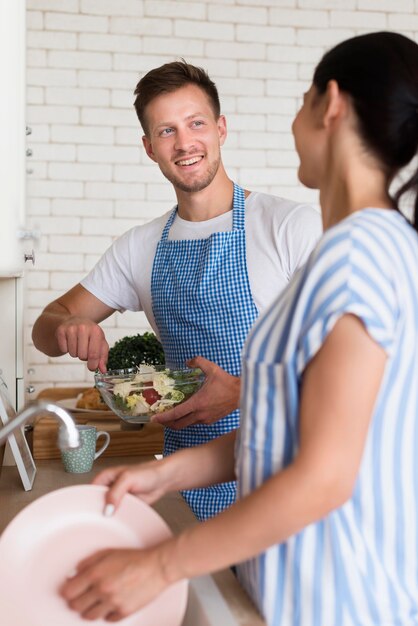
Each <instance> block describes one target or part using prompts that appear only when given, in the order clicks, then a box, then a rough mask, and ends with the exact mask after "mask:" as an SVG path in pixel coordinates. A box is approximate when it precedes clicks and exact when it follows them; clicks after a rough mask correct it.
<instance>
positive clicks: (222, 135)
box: [216, 115, 228, 146]
mask: <svg viewBox="0 0 418 626" xmlns="http://www.w3.org/2000/svg"><path fill="white" fill-rule="evenodd" d="M216 124H217V126H218V134H219V143H220V144H221V146H223V145H224V143H225V139H226V137H227V135H228V131H227V128H226V119H225V115H220V116H219V117H218V121H217V122H216Z"/></svg>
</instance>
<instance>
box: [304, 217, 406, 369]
mask: <svg viewBox="0 0 418 626" xmlns="http://www.w3.org/2000/svg"><path fill="white" fill-rule="evenodd" d="M306 286H307V287H308V288H307V290H306V292H305V293H306V297H305V302H304V316H303V324H302V328H301V333H300V337H299V342H298V350H297V368H298V373H299V374H300V373H301V372H302V371H303V370H304V369H305V367H306V365H307V364H308V363H309V361H310V360H311V359H312V358H313V357H314V356H315V354H316V353H317V352H318V350H319V349H320V348H321V346H322V344H323V343H324V341H325V339H326V338H327V336H328V334H329V333H330V332H331V331H332V329H333V328H334V325H335V324H336V322H337V321H338V320H339V319H340V318H341V317H342V316H343V315H345V314H353V315H355V316H357V317H358V318H359V319H360V320H361V321H362V322H363V324H364V326H365V328H366V330H367V332H368V333H369V335H370V336H371V337H372V339H374V341H376V342H377V343H378V344H379V345H380V346H382V348H383V349H384V350H385V351H386V352H387V353H388V354H390V353H391V349H392V346H393V341H394V335H395V328H396V320H397V318H398V316H399V310H398V298H397V294H396V290H395V288H394V285H393V281H392V280H391V267H390V258H389V255H388V253H387V251H386V250H385V247H384V241H382V238H381V236H380V234H379V233H378V232H377V233H376V232H374V233H371V232H369V231H368V230H367V229H364V228H362V227H361V225H355V226H352V225H345V226H344V227H343V228H338V227H336V228H334V229H332V231H331V232H329V233H328V234H327V236H325V237H323V238H322V240H321V242H320V244H319V246H318V247H317V249H316V251H315V253H314V254H313V255H312V257H311V260H310V264H309V269H308V274H307V285H306Z"/></svg>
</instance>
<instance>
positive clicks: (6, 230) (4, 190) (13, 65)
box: [0, 0, 36, 367]
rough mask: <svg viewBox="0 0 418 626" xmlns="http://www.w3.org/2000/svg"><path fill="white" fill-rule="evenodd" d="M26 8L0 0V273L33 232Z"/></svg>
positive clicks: (17, 261) (18, 268)
mask: <svg viewBox="0 0 418 626" xmlns="http://www.w3.org/2000/svg"><path fill="white" fill-rule="evenodd" d="M25 12H26V3H25V0H0V76H1V88H2V96H1V98H0V137H1V141H0V218H1V220H0V277H1V278H4V277H14V276H18V275H19V274H20V273H21V272H22V270H23V264H24V254H25V253H26V254H28V255H31V254H32V241H31V240H32V238H33V233H31V232H29V231H28V230H27V229H26V221H25V203H26V185H25V180H26V145H25V144H26V138H25V134H26V125H25V83H26V81H25V73H26V72H25V66H26V37H25V28H26V21H25ZM35 235H36V233H35ZM2 302H3V301H2ZM0 367H1V363H0Z"/></svg>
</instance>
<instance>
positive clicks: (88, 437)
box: [61, 425, 110, 474]
mask: <svg viewBox="0 0 418 626" xmlns="http://www.w3.org/2000/svg"><path fill="white" fill-rule="evenodd" d="M77 430H78V432H79V433H80V438H81V442H82V445H81V446H80V448H77V449H76V450H63V451H61V459H62V462H63V465H64V469H65V471H66V472H71V473H72V474H83V473H84V472H90V470H91V468H92V467H93V461H95V460H96V459H97V458H98V457H99V456H100V455H101V454H102V453H103V452H104V451H105V450H106V448H107V446H108V445H109V443H110V435H109V433H107V432H106V431H104V430H99V431H97V429H96V428H95V426H82V425H77ZM99 437H105V439H106V441H105V442H104V444H103V445H102V447H101V448H99V450H97V452H96V441H97V440H98V439H99Z"/></svg>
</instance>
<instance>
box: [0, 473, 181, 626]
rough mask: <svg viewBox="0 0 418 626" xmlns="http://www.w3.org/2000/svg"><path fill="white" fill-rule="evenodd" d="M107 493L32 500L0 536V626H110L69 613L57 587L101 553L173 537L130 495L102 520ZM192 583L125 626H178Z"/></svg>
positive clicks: (69, 492)
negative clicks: (84, 559) (95, 554)
mask: <svg viewBox="0 0 418 626" xmlns="http://www.w3.org/2000/svg"><path fill="white" fill-rule="evenodd" d="M105 491H106V488H105V487H100V486H98V485H78V486H74V487H66V488H64V489H59V490H57V491H52V492H51V493H49V494H47V495H45V496H43V497H42V498H39V499H38V500H35V501H34V502H32V503H31V504H30V505H28V506H27V507H26V508H25V509H23V510H22V511H21V512H20V513H19V514H18V515H16V517H15V518H14V519H13V520H12V521H11V522H10V524H9V525H8V527H7V528H6V530H5V531H4V533H3V535H2V536H1V538H0V607H1V622H2V624H5V625H6V624H7V626H29V624H30V626H45V625H46V624H51V625H52V624H54V625H55V626H86V625H87V624H92V625H93V624H94V625H95V626H108V624H109V622H105V621H104V620H96V621H93V622H91V621H86V620H84V619H82V618H81V617H79V616H78V614H77V613H75V612H74V611H71V610H70V609H69V608H68V607H67V605H66V603H65V601H64V600H63V599H62V598H61V597H60V596H59V595H58V591H57V590H58V588H59V587H60V585H61V584H62V582H63V581H64V580H65V579H66V577H67V576H68V575H70V574H71V573H72V572H73V571H74V569H75V566H76V565H77V563H78V562H79V561H80V560H81V559H83V558H85V557H87V556H89V555H90V554H93V552H95V551H96V550H100V549H103V548H132V547H139V548H141V547H146V546H151V545H153V544H156V543H159V542H160V541H162V540H164V539H166V538H167V537H170V535H171V531H170V530H169V528H168V526H167V525H166V523H165V522H164V521H163V520H162V518H161V517H160V516H159V515H158V513H156V512H155V511H154V510H153V509H152V508H151V507H150V506H148V505H147V504H145V503H144V502H142V500H139V499H138V498H135V497H134V496H132V495H130V494H127V495H126V496H124V498H123V500H122V503H121V505H120V506H119V508H118V509H117V511H116V512H115V513H114V515H113V516H112V517H104V515H103V508H104V493H105ZM187 587H188V585H187V581H180V582H178V583H176V584H175V585H172V586H171V587H169V588H168V589H166V590H165V591H164V592H163V593H162V594H160V596H158V597H157V598H156V599H155V600H154V601H153V602H151V603H150V604H148V605H147V606H146V607H144V608H143V609H141V610H140V611H137V612H136V613H134V614H133V615H131V616H130V617H127V618H125V619H123V620H121V621H120V622H117V623H118V624H121V626H180V624H181V623H182V620H183V617H184V613H185V611H186V603H187Z"/></svg>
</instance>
